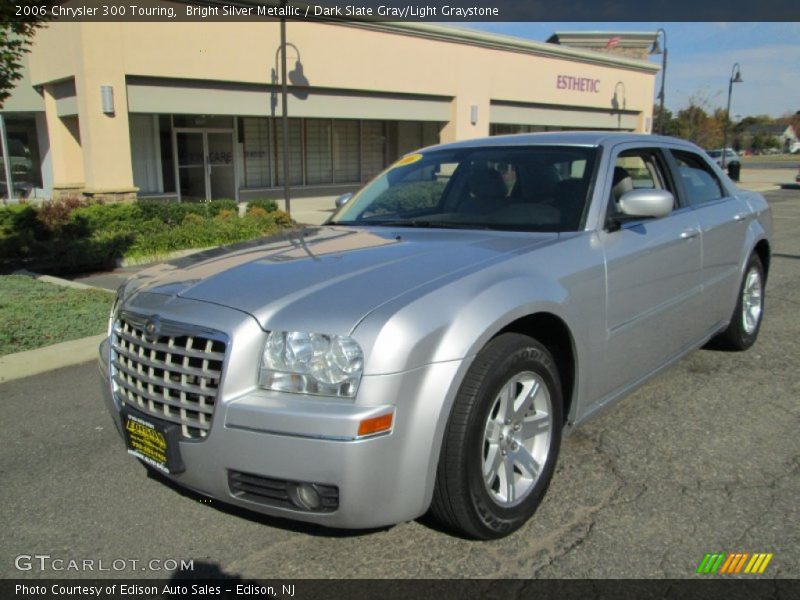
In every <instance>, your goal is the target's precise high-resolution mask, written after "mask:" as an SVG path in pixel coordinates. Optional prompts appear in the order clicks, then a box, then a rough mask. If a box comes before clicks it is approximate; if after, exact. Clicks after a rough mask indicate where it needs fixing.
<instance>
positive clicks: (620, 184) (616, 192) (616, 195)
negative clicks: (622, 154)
mask: <svg viewBox="0 0 800 600" xmlns="http://www.w3.org/2000/svg"><path fill="white" fill-rule="evenodd" d="M632 189H633V178H632V177H631V174H630V173H628V170H627V169H625V168H624V167H614V177H613V179H612V180H611V198H613V200H614V210H619V199H620V198H622V196H623V195H624V194H625V193H626V192H630V191H631V190H632Z"/></svg>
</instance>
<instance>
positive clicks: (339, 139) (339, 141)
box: [333, 120, 360, 183]
mask: <svg viewBox="0 0 800 600" xmlns="http://www.w3.org/2000/svg"><path fill="white" fill-rule="evenodd" d="M358 131H359V123H358V121H344V120H342V121H338V120H337V121H333V181H334V183H358V181H359V179H360V177H359V172H360V164H359V138H358Z"/></svg>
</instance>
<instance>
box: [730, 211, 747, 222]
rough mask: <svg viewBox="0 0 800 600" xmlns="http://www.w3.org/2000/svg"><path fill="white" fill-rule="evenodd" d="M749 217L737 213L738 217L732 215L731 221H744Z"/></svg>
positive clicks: (745, 214)
mask: <svg viewBox="0 0 800 600" xmlns="http://www.w3.org/2000/svg"><path fill="white" fill-rule="evenodd" d="M749 216H750V215H749V213H739V214H738V215H733V220H734V221H744V220H745V219H746V218H747V217H749Z"/></svg>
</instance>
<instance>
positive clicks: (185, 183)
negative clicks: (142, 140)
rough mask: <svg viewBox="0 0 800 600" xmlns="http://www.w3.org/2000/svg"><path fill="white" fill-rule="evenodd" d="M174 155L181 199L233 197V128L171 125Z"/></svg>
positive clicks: (234, 189)
mask: <svg viewBox="0 0 800 600" xmlns="http://www.w3.org/2000/svg"><path fill="white" fill-rule="evenodd" d="M174 131H175V138H174V140H175V142H174V143H175V155H176V157H177V162H176V164H177V176H178V183H179V188H178V190H179V197H180V200H181V201H188V202H207V201H209V200H219V199H222V198H230V199H235V198H236V162H235V158H234V151H233V131H231V130H205V129H175V130H174Z"/></svg>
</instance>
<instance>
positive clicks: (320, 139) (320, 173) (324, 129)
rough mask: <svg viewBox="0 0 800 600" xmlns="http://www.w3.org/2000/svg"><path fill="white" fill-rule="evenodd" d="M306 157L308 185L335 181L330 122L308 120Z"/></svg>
mask: <svg viewBox="0 0 800 600" xmlns="http://www.w3.org/2000/svg"><path fill="white" fill-rule="evenodd" d="M305 156H306V185H319V184H323V183H331V182H332V181H333V170H332V161H331V158H332V157H331V122H330V120H328V119H306V122H305Z"/></svg>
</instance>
